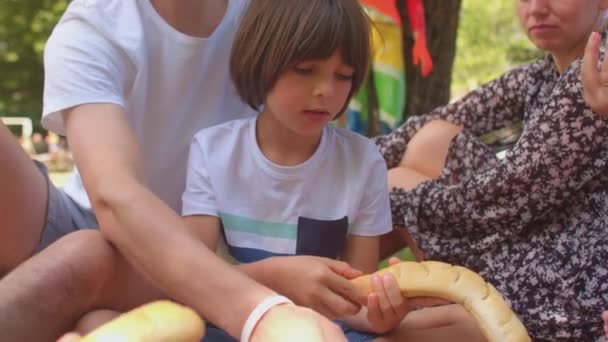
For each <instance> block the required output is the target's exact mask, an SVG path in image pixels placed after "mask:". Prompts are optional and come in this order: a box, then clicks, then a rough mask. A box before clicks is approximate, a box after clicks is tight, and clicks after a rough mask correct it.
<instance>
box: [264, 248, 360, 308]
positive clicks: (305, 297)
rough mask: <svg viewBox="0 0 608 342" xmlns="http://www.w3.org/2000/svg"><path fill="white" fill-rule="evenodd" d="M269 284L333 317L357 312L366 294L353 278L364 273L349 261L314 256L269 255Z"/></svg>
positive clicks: (301, 303)
mask: <svg viewBox="0 0 608 342" xmlns="http://www.w3.org/2000/svg"><path fill="white" fill-rule="evenodd" d="M265 267H268V270H269V274H271V275H273V276H271V277H268V278H270V279H267V281H266V285H268V286H269V287H270V288H272V289H273V290H275V291H277V292H279V293H280V294H282V295H284V296H287V297H289V298H290V299H291V300H293V301H294V302H295V303H296V304H298V305H302V306H306V307H309V308H311V309H313V310H315V311H317V312H319V313H321V314H322V315H324V316H325V317H327V318H329V319H336V318H338V317H343V316H348V315H354V314H356V313H357V312H359V309H360V305H361V304H365V303H366V298H365V296H364V295H363V293H361V291H360V290H359V289H358V288H357V287H356V286H355V285H354V284H353V283H352V282H350V281H349V279H353V278H356V277H358V276H361V275H362V273H361V272H360V271H358V270H355V269H353V268H352V267H350V266H349V265H348V264H347V263H345V262H342V261H337V260H332V259H327V258H321V257H313V256H289V257H274V258H271V259H268V262H267V265H265Z"/></svg>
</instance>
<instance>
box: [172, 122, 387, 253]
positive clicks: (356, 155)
mask: <svg viewBox="0 0 608 342" xmlns="http://www.w3.org/2000/svg"><path fill="white" fill-rule="evenodd" d="M255 122H256V119H255V118H250V119H242V120H234V121H231V122H228V123H225V124H222V125H219V126H216V127H211V128H207V129H204V130H202V131H201V132H199V133H197V134H196V135H195V136H194V138H193V141H192V145H191V147H190V157H189V161H188V176H187V181H186V191H185V192H184V195H183V196H182V201H183V208H182V214H183V215H185V216H189V215H212V216H218V217H219V218H220V219H221V222H222V226H223V232H224V238H225V240H226V243H227V245H228V251H229V252H230V254H231V256H232V257H234V258H235V259H236V260H237V261H239V262H252V261H257V260H260V259H263V258H266V257H269V256H275V255H294V254H307V255H320V256H326V257H332V258H335V257H337V256H338V255H339V251H340V250H341V248H342V247H343V244H344V241H345V239H346V235H347V233H348V234H353V235H359V236H377V235H381V234H384V233H387V232H389V231H390V230H391V228H392V223H391V211H390V204H389V193H388V187H387V185H386V184H387V170H386V164H385V162H384V159H383V158H382V156H381V155H380V153H379V151H378V148H377V147H376V145H375V144H374V143H373V142H372V141H371V140H369V139H367V138H365V137H363V136H360V135H358V134H356V133H353V132H350V131H347V130H343V129H339V128H335V127H333V126H327V127H326V128H325V129H324V131H323V135H322V138H321V142H320V144H319V147H318V148H317V150H316V151H315V153H314V154H313V156H312V157H311V158H309V159H308V160H307V161H305V162H304V163H302V164H300V165H297V166H293V167H285V166H280V165H276V164H274V163H272V162H271V161H269V160H268V159H267V158H266V157H265V156H264V154H263V153H262V152H261V151H260V149H259V147H258V144H257V141H256V135H255V126H256V125H255ZM344 218H346V219H344ZM336 254H338V255H336Z"/></svg>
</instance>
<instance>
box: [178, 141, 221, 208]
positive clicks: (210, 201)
mask: <svg viewBox="0 0 608 342" xmlns="http://www.w3.org/2000/svg"><path fill="white" fill-rule="evenodd" d="M197 136H198V135H197ZM197 136H195V137H194V139H193V140H192V144H191V146H190V155H189V157H188V171H187V176H186V189H185V190H184V194H183V195H182V215H183V216H192V215H210V216H218V214H219V213H218V205H217V200H216V196H215V192H214V191H213V188H212V185H211V179H210V177H209V173H208V170H207V167H208V163H207V158H206V155H205V153H204V149H203V142H201V141H200V140H199V139H197Z"/></svg>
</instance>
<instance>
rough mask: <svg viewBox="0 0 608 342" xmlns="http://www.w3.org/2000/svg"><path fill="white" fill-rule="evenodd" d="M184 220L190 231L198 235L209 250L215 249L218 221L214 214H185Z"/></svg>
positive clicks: (217, 238)
mask: <svg viewBox="0 0 608 342" xmlns="http://www.w3.org/2000/svg"><path fill="white" fill-rule="evenodd" d="M184 222H185V223H186V226H188V228H189V229H190V232H192V234H194V235H195V236H196V237H198V239H199V240H200V241H202V242H203V243H204V244H205V245H206V246H207V247H208V248H209V249H210V250H212V251H217V245H218V241H219V239H220V222H219V219H218V218H217V217H216V216H208V215H192V216H185V217H184Z"/></svg>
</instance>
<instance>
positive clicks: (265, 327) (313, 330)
mask: <svg viewBox="0 0 608 342" xmlns="http://www.w3.org/2000/svg"><path fill="white" fill-rule="evenodd" d="M283 341H290V342H334V341H337V342H346V338H345V337H344V334H343V333H342V329H340V328H339V327H338V326H337V325H336V324H335V323H333V322H331V321H329V320H328V319H327V318H325V317H323V316H321V315H320V314H318V313H316V312H314V311H312V310H310V309H307V308H302V307H298V306H295V305H292V304H283V305H277V306H276V307H274V308H272V309H270V310H269V311H268V312H267V313H266V314H265V315H264V316H263V317H262V319H261V320H260V322H259V323H258V324H257V326H256V328H255V330H254V331H253V335H252V336H251V342H283Z"/></svg>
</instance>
